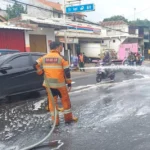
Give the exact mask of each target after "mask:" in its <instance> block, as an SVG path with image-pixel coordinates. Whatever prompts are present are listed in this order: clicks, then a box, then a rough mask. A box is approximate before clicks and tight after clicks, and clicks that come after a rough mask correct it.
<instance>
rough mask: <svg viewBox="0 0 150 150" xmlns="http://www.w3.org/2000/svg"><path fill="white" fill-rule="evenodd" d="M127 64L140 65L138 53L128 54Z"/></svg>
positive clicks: (140, 58) (140, 60)
mask: <svg viewBox="0 0 150 150" xmlns="http://www.w3.org/2000/svg"><path fill="white" fill-rule="evenodd" d="M128 62H129V65H130V66H133V65H141V64H142V56H141V54H140V53H133V52H130V53H129V56H128Z"/></svg>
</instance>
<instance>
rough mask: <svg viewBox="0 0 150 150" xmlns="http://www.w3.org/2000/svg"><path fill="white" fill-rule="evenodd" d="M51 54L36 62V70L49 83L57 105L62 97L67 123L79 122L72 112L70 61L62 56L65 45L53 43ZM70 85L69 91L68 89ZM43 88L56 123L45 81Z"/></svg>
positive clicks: (57, 122) (57, 123)
mask: <svg viewBox="0 0 150 150" xmlns="http://www.w3.org/2000/svg"><path fill="white" fill-rule="evenodd" d="M50 49H51V51H50V53H48V54H46V55H45V56H43V57H41V58H39V59H38V60H37V61H36V62H37V63H36V65H35V68H36V69H37V72H38V74H42V71H44V74H45V76H46V78H47V80H48V82H49V86H50V88H51V92H52V94H53V97H54V100H55V104H56V106H58V105H57V97H58V96H59V95H60V96H61V102H62V106H63V109H64V119H65V122H66V123H70V122H73V121H77V120H78V118H76V117H73V115H72V111H71V102H70V98H69V94H68V92H70V91H71V74H70V69H69V64H68V61H67V60H65V58H64V57H63V56H61V55H60V53H61V52H62V49H63V45H62V43H60V42H52V43H51V44H50ZM66 84H67V85H68V90H67V87H66ZM43 86H44V87H45V88H46V91H47V95H48V102H49V109H50V112H51V117H52V120H53V121H54V108H53V104H52V100H51V96H50V95H49V93H48V87H47V86H46V83H45V81H44V83H43ZM57 109H58V107H57ZM56 125H59V114H58V113H57V121H56Z"/></svg>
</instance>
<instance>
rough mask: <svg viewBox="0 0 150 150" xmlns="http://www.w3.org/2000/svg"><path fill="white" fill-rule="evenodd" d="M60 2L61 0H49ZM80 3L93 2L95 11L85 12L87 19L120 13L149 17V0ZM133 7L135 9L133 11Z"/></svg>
mask: <svg viewBox="0 0 150 150" xmlns="http://www.w3.org/2000/svg"><path fill="white" fill-rule="evenodd" d="M51 1H54V2H58V1H59V2H61V1H62V0H51ZM82 3H84V4H86V3H94V4H95V11H94V12H88V13H85V14H86V15H87V16H88V17H87V19H88V20H91V21H94V22H98V21H102V20H103V19H104V18H108V17H111V16H113V15H122V16H124V17H126V18H128V19H129V20H134V12H135V19H137V18H139V19H149V20H150V1H149V0H82ZM134 8H136V10H135V11H134Z"/></svg>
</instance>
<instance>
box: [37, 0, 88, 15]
mask: <svg viewBox="0 0 150 150" xmlns="http://www.w3.org/2000/svg"><path fill="white" fill-rule="evenodd" d="M38 2H40V3H42V4H44V5H47V6H49V7H52V8H53V9H55V10H57V11H60V12H63V10H62V4H60V3H56V2H51V1H48V0H38ZM76 15H79V16H86V15H85V14H83V13H76Z"/></svg>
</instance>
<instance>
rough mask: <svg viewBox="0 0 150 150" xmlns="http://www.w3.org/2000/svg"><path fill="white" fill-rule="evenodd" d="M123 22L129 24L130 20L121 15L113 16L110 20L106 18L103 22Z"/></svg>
mask: <svg viewBox="0 0 150 150" xmlns="http://www.w3.org/2000/svg"><path fill="white" fill-rule="evenodd" d="M121 20H122V21H124V22H126V23H128V20H127V19H126V18H125V17H123V16H120V15H117V16H112V17H110V18H105V19H104V20H103V21H104V22H106V21H121Z"/></svg>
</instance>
